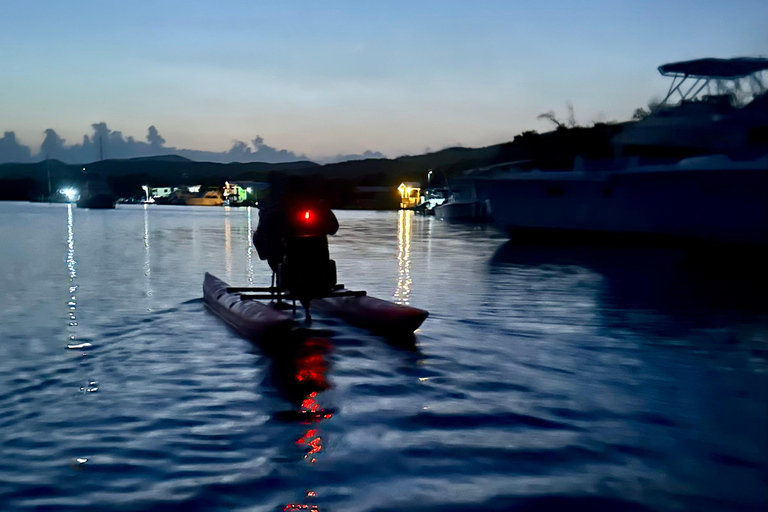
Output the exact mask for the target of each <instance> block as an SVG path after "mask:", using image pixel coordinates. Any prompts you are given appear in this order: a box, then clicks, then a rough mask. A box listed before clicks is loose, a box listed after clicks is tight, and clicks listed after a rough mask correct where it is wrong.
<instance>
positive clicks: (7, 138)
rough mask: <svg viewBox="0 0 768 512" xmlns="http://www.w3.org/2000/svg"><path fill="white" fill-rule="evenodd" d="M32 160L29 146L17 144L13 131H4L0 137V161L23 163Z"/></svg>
mask: <svg viewBox="0 0 768 512" xmlns="http://www.w3.org/2000/svg"><path fill="white" fill-rule="evenodd" d="M31 161H32V151H31V150H30V149H29V147H27V146H24V145H23V144H19V141H18V140H16V133H15V132H5V133H4V134H3V136H2V138H0V163H4V162H15V163H25V162H31Z"/></svg>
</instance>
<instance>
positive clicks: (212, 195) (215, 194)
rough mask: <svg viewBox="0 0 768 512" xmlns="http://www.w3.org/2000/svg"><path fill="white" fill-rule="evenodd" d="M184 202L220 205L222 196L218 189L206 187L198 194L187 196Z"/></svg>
mask: <svg viewBox="0 0 768 512" xmlns="http://www.w3.org/2000/svg"><path fill="white" fill-rule="evenodd" d="M186 204H188V205H190V206H221V205H222V204H224V198H223V197H222V195H221V192H220V191H219V190H218V189H208V190H206V191H205V192H202V193H200V194H198V195H195V196H191V197H187V198H186Z"/></svg>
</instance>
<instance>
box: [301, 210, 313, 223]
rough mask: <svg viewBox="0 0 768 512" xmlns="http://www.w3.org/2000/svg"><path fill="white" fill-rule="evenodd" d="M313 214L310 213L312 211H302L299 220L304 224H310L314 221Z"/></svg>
mask: <svg viewBox="0 0 768 512" xmlns="http://www.w3.org/2000/svg"><path fill="white" fill-rule="evenodd" d="M314 217H315V216H314V214H313V213H312V210H304V212H302V214H301V220H302V221H304V222H312V220H313V219H314Z"/></svg>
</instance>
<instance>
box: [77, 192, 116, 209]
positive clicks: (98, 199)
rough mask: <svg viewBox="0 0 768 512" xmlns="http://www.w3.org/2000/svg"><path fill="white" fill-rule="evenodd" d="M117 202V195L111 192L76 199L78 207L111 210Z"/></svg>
mask: <svg viewBox="0 0 768 512" xmlns="http://www.w3.org/2000/svg"><path fill="white" fill-rule="evenodd" d="M116 204H117V196H115V195H112V194H98V195H94V196H89V197H85V198H81V199H79V200H78V201H77V207H78V208H89V209H100V210H112V209H114V208H115V205H116Z"/></svg>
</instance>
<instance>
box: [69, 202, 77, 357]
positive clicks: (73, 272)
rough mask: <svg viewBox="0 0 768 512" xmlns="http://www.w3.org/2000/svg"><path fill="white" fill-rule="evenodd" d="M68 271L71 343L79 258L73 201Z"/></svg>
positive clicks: (70, 204) (75, 327) (75, 307)
mask: <svg viewBox="0 0 768 512" xmlns="http://www.w3.org/2000/svg"><path fill="white" fill-rule="evenodd" d="M66 262H67V271H68V273H69V300H68V302H67V307H68V308H69V313H68V319H69V321H68V323H67V325H68V332H69V339H70V342H71V343H74V341H75V340H77V295H76V292H77V260H75V219H74V215H73V212H72V203H67V255H66Z"/></svg>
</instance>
